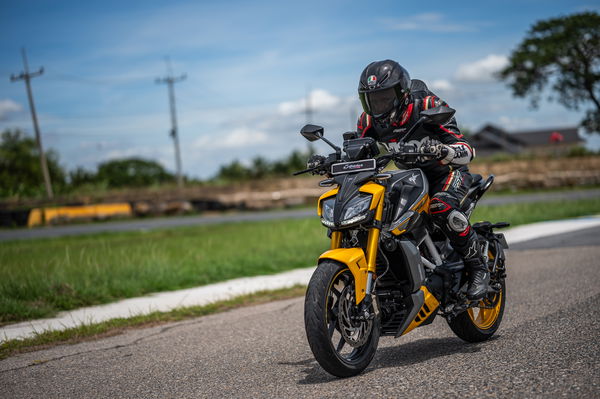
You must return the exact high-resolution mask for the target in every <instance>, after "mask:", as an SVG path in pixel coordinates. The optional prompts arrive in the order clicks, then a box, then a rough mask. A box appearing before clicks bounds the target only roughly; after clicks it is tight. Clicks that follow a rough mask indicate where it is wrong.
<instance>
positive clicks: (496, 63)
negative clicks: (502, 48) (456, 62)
mask: <svg viewBox="0 0 600 399" xmlns="http://www.w3.org/2000/svg"><path fill="white" fill-rule="evenodd" d="M507 64H508V58H507V57H506V56H504V55H497V54H490V55H488V56H487V57H485V58H482V59H480V60H477V61H475V62H471V63H469V64H462V65H460V66H459V67H458V71H457V72H456V79H458V80H462V81H468V82H490V81H493V80H494V76H493V75H494V73H496V72H498V71H500V70H501V69H502V68H504V67H505V66H506V65H507Z"/></svg>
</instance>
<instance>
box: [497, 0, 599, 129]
mask: <svg viewBox="0 0 600 399" xmlns="http://www.w3.org/2000/svg"><path fill="white" fill-rule="evenodd" d="M499 77H500V78H501V79H502V80H504V81H506V82H507V84H508V86H509V87H510V88H511V89H512V91H513V95H515V96H517V97H527V96H528V97H531V99H532V105H533V106H534V107H537V106H538V104H539V100H540V97H541V95H542V91H543V90H544V89H545V88H546V87H548V86H550V87H551V89H552V91H554V92H555V93H556V99H557V101H558V102H559V103H560V104H562V105H564V106H565V107H566V108H567V109H573V110H579V109H580V107H582V106H587V105H588V104H589V103H590V102H591V103H592V104H591V105H592V108H590V109H587V111H586V116H585V118H584V120H583V121H582V125H583V126H584V127H585V128H586V129H587V130H589V131H593V132H600V87H599V86H600V15H599V14H598V13H596V12H583V13H579V14H573V15H569V16H565V17H558V18H552V19H548V20H543V21H539V22H537V23H536V24H535V25H534V26H533V27H532V28H531V29H530V30H529V32H528V33H527V35H526V37H525V39H523V41H522V42H521V43H520V44H519V46H518V47H517V49H516V50H515V51H513V53H512V54H511V55H510V59H509V65H508V66H507V67H506V68H504V69H503V70H502V71H500V73H499ZM550 99H552V97H550ZM594 106H595V108H594Z"/></svg>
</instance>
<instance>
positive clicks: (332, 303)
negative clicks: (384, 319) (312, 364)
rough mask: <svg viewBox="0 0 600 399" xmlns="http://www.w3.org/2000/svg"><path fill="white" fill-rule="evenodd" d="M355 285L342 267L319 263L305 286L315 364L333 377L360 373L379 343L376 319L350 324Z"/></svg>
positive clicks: (309, 332) (307, 324)
mask: <svg viewBox="0 0 600 399" xmlns="http://www.w3.org/2000/svg"><path fill="white" fill-rule="evenodd" d="M354 289H355V283H354V278H353V276H352V273H351V272H350V270H349V269H348V267H347V266H346V265H344V264H341V263H338V262H335V261H330V260H326V261H324V262H321V263H320V264H319V266H318V267H317V270H316V271H315V273H314V274H313V276H312V278H311V279H310V282H309V284H308V290H307V292H306V298H305V302H304V325H305V328H306V337H307V338H308V343H309V345H310V349H311V350H312V353H313V354H314V356H315V359H316V360H317V362H318V363H319V364H320V365H321V367H323V369H325V371H327V372H328V373H330V374H333V375H334V376H336V377H351V376H354V375H357V374H359V373H360V372H362V371H363V370H364V369H365V368H367V366H368V365H369V364H370V363H371V360H373V356H375V351H376V350H377V345H378V343H379V334H380V325H379V316H376V317H375V318H374V319H373V320H370V321H363V322H360V323H354V322H351V321H350V318H349V316H351V312H352V309H353V307H354V303H355V297H354Z"/></svg>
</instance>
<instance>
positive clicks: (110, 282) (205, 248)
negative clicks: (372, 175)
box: [0, 198, 600, 324]
mask: <svg viewBox="0 0 600 399" xmlns="http://www.w3.org/2000/svg"><path fill="white" fill-rule="evenodd" d="M597 213H600V198H599V199H588V200H578V201H552V202H543V203H525V204H511V205H502V206H481V207H479V208H478V209H477V210H476V212H475V214H474V216H473V218H472V220H473V221H479V220H490V221H508V222H510V223H511V224H512V225H513V226H514V225H518V224H523V223H531V222H536V221H542V220H551V219H561V218H567V217H574V216H581V215H589V214H597ZM327 246H328V240H327V239H326V236H325V229H324V228H323V227H322V226H321V225H320V223H319V220H318V218H316V217H315V218H307V219H296V220H278V221H267V222H248V223H231V224H223V225H211V226H195V227H181V228H176V229H169V230H153V231H149V232H127V233H112V234H99V235H89V236H77V237H63V238H55V239H38V240H27V241H13V242H5V243H2V245H0V324H2V323H4V324H6V323H9V322H16V321H21V320H29V319H35V318H41V317H49V316H52V315H54V314H55V313H56V312H58V311H61V310H70V309H75V308H78V307H82V306H89V305H96V304H102V303H108V302H112V301H115V300H118V299H122V298H130V297H135V296H140V295H144V294H147V293H150V292H158V291H168V290H175V289H181V288H189V287H194V286H200V285H205V284H210V283H215V282H219V281H224V280H228V279H232V278H236V277H244V276H256V275H264V274H272V273H277V272H281V271H285V270H290V269H294V268H299V267H306V266H309V265H311V264H315V261H316V259H317V257H318V255H319V254H320V253H321V252H323V251H324V250H325V249H326V248H327Z"/></svg>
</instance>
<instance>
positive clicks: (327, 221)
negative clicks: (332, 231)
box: [321, 197, 335, 227]
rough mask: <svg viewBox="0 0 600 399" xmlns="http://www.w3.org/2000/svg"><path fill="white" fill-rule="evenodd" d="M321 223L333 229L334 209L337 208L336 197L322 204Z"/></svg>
mask: <svg viewBox="0 0 600 399" xmlns="http://www.w3.org/2000/svg"><path fill="white" fill-rule="evenodd" d="M322 206H323V209H322V213H321V223H323V224H324V225H325V226H327V227H333V226H334V223H333V209H334V208H335V197H333V198H328V199H326V200H324V201H323V203H322Z"/></svg>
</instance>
